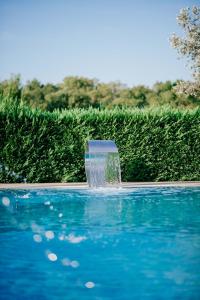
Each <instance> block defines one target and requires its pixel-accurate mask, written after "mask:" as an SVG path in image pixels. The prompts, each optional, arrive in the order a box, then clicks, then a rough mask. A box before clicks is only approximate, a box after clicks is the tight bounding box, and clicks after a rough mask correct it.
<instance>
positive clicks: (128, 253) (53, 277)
mask: <svg viewBox="0 0 200 300" xmlns="http://www.w3.org/2000/svg"><path fill="white" fill-rule="evenodd" d="M199 270H200V188H149V189H146V188H141V189H125V190H120V191H118V190H112V191H106V190H104V191H103V190H102V191H89V190H65V189H59V190H56V189H54V190H50V189H46V190H39V189H38V190H19V191H11V190H8V191H3V190H2V191H0V299H4V300H6V299H20V300H25V299H37V300H46V299H48V300H51V299H74V300H77V299H78V300H79V299H81V300H82V299H87V300H89V299H96V300H100V299H106V300H108V299H116V300H118V299H122V300H128V299H149V300H150V299H152V300H156V299H199V298H200V271H199Z"/></svg>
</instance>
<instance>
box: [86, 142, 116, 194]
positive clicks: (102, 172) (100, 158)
mask: <svg viewBox="0 0 200 300" xmlns="http://www.w3.org/2000/svg"><path fill="white" fill-rule="evenodd" d="M85 171H86V177H87V182H88V185H89V187H91V188H98V187H120V185H121V169H120V161H119V153H118V149H117V146H116V144H115V142H114V141H111V140H90V141H88V142H87V149H86V152H85Z"/></svg>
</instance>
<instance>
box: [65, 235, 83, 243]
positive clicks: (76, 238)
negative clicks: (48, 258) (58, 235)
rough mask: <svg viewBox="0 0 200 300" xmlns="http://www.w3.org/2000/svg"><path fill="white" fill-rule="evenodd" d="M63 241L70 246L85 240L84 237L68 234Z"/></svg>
mask: <svg viewBox="0 0 200 300" xmlns="http://www.w3.org/2000/svg"><path fill="white" fill-rule="evenodd" d="M65 239H66V240H67V241H69V242H70V243H72V244H78V243H81V242H82V241H85V240H86V239H87V238H86V236H81V235H80V236H75V235H74V234H73V233H70V234H69V235H68V236H66V237H65Z"/></svg>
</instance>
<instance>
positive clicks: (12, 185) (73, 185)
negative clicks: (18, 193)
mask: <svg viewBox="0 0 200 300" xmlns="http://www.w3.org/2000/svg"><path fill="white" fill-rule="evenodd" d="M173 186H176V187H198V186H199V187H200V181H166V182H123V183H122V187H123V188H147V187H173ZM43 188H64V189H74V188H75V189H76V188H77V189H87V188H88V185H87V183H85V182H84V183H83V182H81V183H80V182H76V183H0V189H43Z"/></svg>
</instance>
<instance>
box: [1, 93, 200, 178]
mask: <svg viewBox="0 0 200 300" xmlns="http://www.w3.org/2000/svg"><path fill="white" fill-rule="evenodd" d="M89 139H112V140H115V142H116V144H117V146H118V148H119V153H120V161H121V168H122V179H123V181H164V180H200V109H195V110H182V111H181V110H180V111H178V110H171V109H162V110H161V109H159V110H155V109H154V110H147V109H146V110H139V109H134V110H133V109H114V110H95V109H89V110H83V109H75V110H69V111H67V110H64V111H62V112H59V111H54V112H52V113H50V112H42V111H40V110H31V109H30V108H27V107H25V106H23V105H22V104H15V105H13V104H12V103H11V100H10V99H7V101H1V104H0V164H1V165H0V182H17V181H20V180H21V178H22V177H25V178H27V181H28V182H75V181H79V182H80V181H85V180H86V178H85V170H84V149H85V144H86V141H87V140H89ZM13 172H14V173H15V174H18V175H20V176H21V177H19V178H16V176H15V174H14V173H13Z"/></svg>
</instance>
